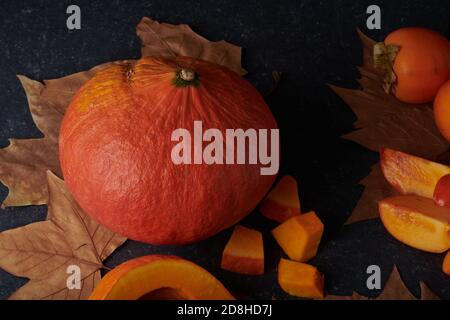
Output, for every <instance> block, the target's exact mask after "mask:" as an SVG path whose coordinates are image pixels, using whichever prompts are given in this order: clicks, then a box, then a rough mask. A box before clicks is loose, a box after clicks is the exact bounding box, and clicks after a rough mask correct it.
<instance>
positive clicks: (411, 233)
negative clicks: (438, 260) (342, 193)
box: [378, 195, 450, 253]
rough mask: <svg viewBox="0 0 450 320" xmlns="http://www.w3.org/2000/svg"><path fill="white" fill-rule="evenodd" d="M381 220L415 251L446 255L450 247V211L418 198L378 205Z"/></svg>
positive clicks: (410, 196) (393, 200)
mask: <svg viewBox="0 0 450 320" xmlns="http://www.w3.org/2000/svg"><path fill="white" fill-rule="evenodd" d="M378 208H379V212H380V217H381V221H382V222H383V224H384V226H385V228H386V229H387V230H388V232H389V233H390V234H391V235H392V236H393V237H394V238H396V239H397V240H399V241H401V242H403V243H404V244H406V245H409V246H411V247H413V248H416V249H420V250H423V251H427V252H434V253H442V252H445V251H447V250H448V249H449V248H450V209H449V208H445V207H441V206H438V205H436V204H435V203H434V201H433V200H432V199H428V198H425V197H421V196H417V195H404V196H394V197H390V198H387V199H384V200H382V201H380V202H379V203H378Z"/></svg>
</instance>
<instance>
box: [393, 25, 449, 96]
mask: <svg viewBox="0 0 450 320" xmlns="http://www.w3.org/2000/svg"><path fill="white" fill-rule="evenodd" d="M384 43H385V44H386V45H396V46H400V51H399V53H398V55H397V57H396V58H395V62H394V73H395V74H396V76H397V83H396V86H395V90H394V92H395V96H396V97H397V98H398V99H399V100H401V101H403V102H406V103H427V102H431V101H433V99H434V97H435V96H436V93H437V92H438V90H439V88H440V87H441V86H442V84H443V83H444V82H445V81H447V80H448V79H449V77H450V43H449V41H448V40H447V39H446V38H445V37H444V36H442V35H441V34H439V33H437V32H435V31H432V30H429V29H425V28H402V29H399V30H396V31H394V32H392V33H391V34H389V35H388V36H387V38H386V39H385V41H384Z"/></svg>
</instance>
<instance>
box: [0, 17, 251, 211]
mask: <svg viewBox="0 0 450 320" xmlns="http://www.w3.org/2000/svg"><path fill="white" fill-rule="evenodd" d="M137 33H138V36H139V37H140V38H141V42H142V43H143V48H142V55H143V56H149V55H155V56H171V55H173V54H176V55H187V56H192V57H198V58H201V59H204V60H207V61H210V62H215V63H218V64H221V65H224V66H227V67H228V68H230V69H232V70H234V71H236V72H238V73H240V74H244V73H245V70H244V69H242V67H241V48H240V47H237V46H234V45H231V44H229V43H227V42H225V41H218V42H210V41H208V40H206V39H205V38H203V37H201V36H200V35H198V34H196V33H195V32H193V31H192V30H191V29H190V28H189V26H187V25H179V26H175V25H170V24H165V23H161V24H160V23H158V22H156V21H153V20H151V19H149V18H143V19H142V21H141V22H140V23H139V25H138V26H137ZM107 65H108V64H103V65H100V66H97V67H95V68H93V69H91V70H89V71H85V72H79V73H75V74H72V75H69V76H67V77H63V78H59V79H54V80H46V81H44V83H41V82H38V81H34V80H31V79H28V78H27V77H24V76H19V79H20V81H21V83H22V86H23V87H24V89H25V92H26V94H27V98H28V104H29V108H30V111H31V115H32V117H33V120H34V122H35V123H36V125H37V127H38V128H39V130H41V132H42V133H43V134H44V138H42V139H12V140H10V145H9V146H8V147H6V148H4V149H0V181H1V182H2V183H3V184H4V185H6V186H7V187H8V189H9V194H8V196H7V198H6V199H5V200H4V202H3V204H2V206H6V207H10V206H26V205H39V204H46V203H47V201H48V193H47V182H46V171H47V170H50V171H52V172H54V173H55V174H57V175H58V176H61V169H60V167H59V159H58V132H59V126H60V123H61V120H62V118H63V116H64V113H65V111H66V108H67V106H68V105H69V102H70V100H71V99H72V96H73V95H74V93H75V92H76V91H77V90H78V89H79V88H80V87H81V86H82V85H83V84H84V83H85V82H86V81H87V80H89V79H90V78H91V77H92V76H93V75H94V74H95V73H96V72H97V71H98V70H100V69H102V68H104V67H106V66H107Z"/></svg>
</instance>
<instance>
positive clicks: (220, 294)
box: [89, 255, 234, 300]
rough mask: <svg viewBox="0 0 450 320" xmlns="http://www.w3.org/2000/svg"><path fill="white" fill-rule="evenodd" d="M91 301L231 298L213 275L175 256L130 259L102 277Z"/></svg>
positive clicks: (150, 256)
mask: <svg viewBox="0 0 450 320" xmlns="http://www.w3.org/2000/svg"><path fill="white" fill-rule="evenodd" d="M89 299H90V300H138V299H156V300H159V299H166V300H234V297H233V296H232V295H231V294H230V293H229V292H228V290H227V289H225V287H224V286H223V285H222V284H221V283H220V282H219V280H217V279H216V278H215V277H214V276H213V275H211V274H210V273H209V272H208V271H206V270H205V269H203V268H202V267H200V266H198V265H196V264H195V263H193V262H190V261H188V260H184V259H182V258H179V257H176V256H163V255H149V256H143V257H139V258H136V259H132V260H129V261H127V262H125V263H122V264H121V265H119V266H117V267H116V268H114V269H113V270H111V271H110V272H108V273H107V274H106V276H105V277H103V278H102V280H101V281H100V283H99V284H98V285H97V287H96V288H95V289H94V291H93V292H92V294H91V296H90V298H89Z"/></svg>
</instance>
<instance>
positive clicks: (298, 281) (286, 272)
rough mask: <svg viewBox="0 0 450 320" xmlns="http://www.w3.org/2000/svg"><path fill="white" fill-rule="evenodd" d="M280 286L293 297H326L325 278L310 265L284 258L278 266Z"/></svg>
mask: <svg viewBox="0 0 450 320" xmlns="http://www.w3.org/2000/svg"><path fill="white" fill-rule="evenodd" d="M278 284H279V285H280V287H281V289H283V291H285V292H287V293H288V294H290V295H292V296H296V297H300V298H310V299H322V298H323V297H324V292H323V287H324V277H323V275H322V274H321V273H320V272H319V270H317V268H316V267H314V266H311V265H309V264H305V263H300V262H295V261H290V260H287V259H283V258H282V259H281V260H280V263H279V265H278Z"/></svg>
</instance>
